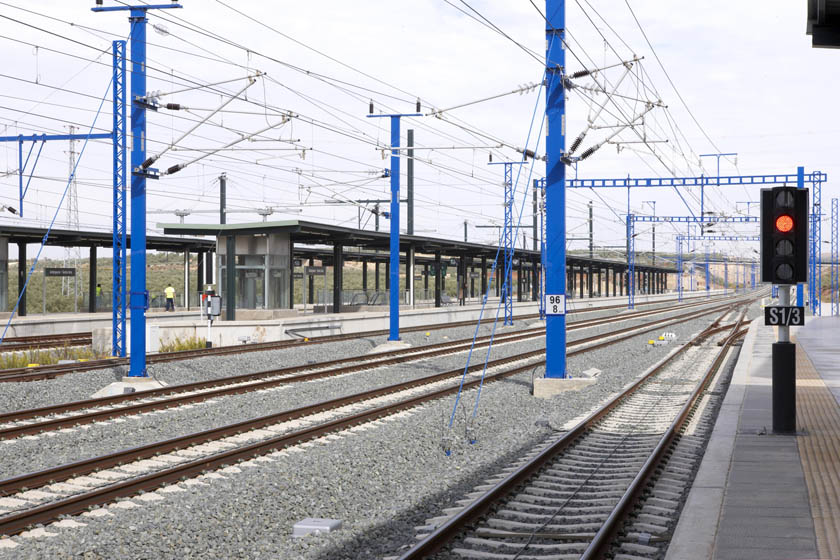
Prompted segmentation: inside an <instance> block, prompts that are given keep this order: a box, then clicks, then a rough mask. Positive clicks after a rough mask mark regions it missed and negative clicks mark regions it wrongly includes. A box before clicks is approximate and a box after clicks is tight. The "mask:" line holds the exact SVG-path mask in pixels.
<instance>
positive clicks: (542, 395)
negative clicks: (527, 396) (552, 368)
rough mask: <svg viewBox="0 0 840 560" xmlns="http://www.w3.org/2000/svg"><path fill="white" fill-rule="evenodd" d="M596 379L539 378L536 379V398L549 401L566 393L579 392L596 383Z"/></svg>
mask: <svg viewBox="0 0 840 560" xmlns="http://www.w3.org/2000/svg"><path fill="white" fill-rule="evenodd" d="M596 381H597V380H596V379H590V378H583V377H576V378H572V379H558V378H552V377H538V378H536V379H534V396H535V397H537V398H538V399H548V398H551V397H553V396H554V395H558V394H560V393H565V392H566V391H579V390H581V389H583V388H584V387H588V386H590V385H592V384H593V383H595V382H596Z"/></svg>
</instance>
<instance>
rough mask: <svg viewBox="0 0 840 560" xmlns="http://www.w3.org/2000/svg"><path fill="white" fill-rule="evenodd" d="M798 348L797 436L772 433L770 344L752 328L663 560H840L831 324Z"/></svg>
mask: <svg viewBox="0 0 840 560" xmlns="http://www.w3.org/2000/svg"><path fill="white" fill-rule="evenodd" d="M791 336H792V337H793V340H794V342H796V343H797V352H796V367H797V375H796V377H797V379H796V406H797V433H796V434H795V435H774V434H773V433H772V402H771V400H772V384H771V379H772V370H771V352H772V347H771V344H772V343H773V342H774V341H775V340H776V330H775V328H773V327H766V326H764V319H763V317H760V318H758V319H756V320H755V321H753V323H752V325H751V326H750V330H749V332H748V334H747V336H746V338H745V340H744V344H743V346H742V350H741V354H740V357H739V360H738V363H737V365H736V367H735V371H734V372H733V378H732V381H731V384H730V387H729V390H728V392H727V395H726V397H725V400H724V403H723V406H722V408H721V412H720V415H719V416H718V419H717V422H716V425H715V428H714V431H713V433H712V437H711V440H710V442H709V445H708V448H707V450H706V454H705V456H704V458H703V460H702V462H701V465H700V469H699V471H698V473H697V477H696V479H695V481H694V485H693V487H692V489H691V491H690V493H689V495H688V498H687V500H686V504H685V507H684V509H683V513H682V516H681V517H680V520H679V523H678V524H677V527H676V529H675V531H674V535H673V537H672V539H671V544H670V546H669V548H668V552H667V555H666V558H667V559H668V560H686V559H692V560H695V559H715V560H747V559H762V560H765V559H794V558H796V559H816V558H820V559H826V558H834V559H838V558H840V317H808V318H807V319H806V323H805V326H804V327H792V328H791Z"/></svg>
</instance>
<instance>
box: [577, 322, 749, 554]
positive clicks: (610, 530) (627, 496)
mask: <svg viewBox="0 0 840 560" xmlns="http://www.w3.org/2000/svg"><path fill="white" fill-rule="evenodd" d="M745 314H746V310H745V311H744V313H743V314H742V315H741V317H740V319H739V320H738V322H737V323H736V324H735V325H734V326H733V327H732V333H731V334H730V335H729V336H727V337H726V339H725V340H724V344H723V345H722V346H721V348H720V350H718V352H717V355H716V356H715V359H714V361H713V362H712V364H711V365H710V366H709V368H708V369H707V370H706V373H705V374H704V375H703V378H702V379H701V380H700V382H699V383H698V384H697V386H696V387H695V388H694V391H692V393H691V396H690V397H689V399H688V401H686V403H685V405H683V407H682V409H681V410H680V412H679V414H677V417H676V418H674V421H673V422H671V425H670V426H669V427H668V429H667V430H666V431H665V433H664V434H663V435H662V438H661V439H660V440H659V443H657V445H656V447H655V448H654V449H653V451H652V452H651V454H650V456H648V458H647V460H646V461H645V463H644V464H643V465H642V468H641V469H640V470H639V473H638V474H637V475H636V477H635V478H634V479H633V481H632V482H631V483H630V486H628V488H627V490H625V492H624V494H623V495H622V496H621V499H619V501H618V504H616V506H615V508H613V510H612V512H610V514H609V516H608V517H607V520H606V521H605V522H604V524H603V525H601V528H600V529H599V530H598V532H597V533H595V536H594V538H593V539H592V541H591V542H590V543H589V546H587V548H586V550H585V551H584V553H583V555H581V557H580V558H581V560H594V559H596V558H603V557H605V555H606V553H607V551H608V549H609V547H610V545H611V543H612V542H613V539H614V538H615V535H616V534H617V533H618V531H619V529H620V528H621V527H622V525H623V524H624V522H625V520H626V519H627V516H628V515H629V513H630V510H631V508H632V507H633V506H634V505H635V504H636V503H637V502H638V499H639V496H640V495H641V493H642V491H643V490H644V488H645V487H646V485H647V483H648V481H649V480H650V479H651V478H652V477H653V476H654V474H655V471H656V468H657V467H658V466H659V465H660V464H661V463H662V461H663V459H664V458H665V453H666V452H667V451H668V449H669V448H670V446H671V444H672V442H673V441H674V438H676V436H677V434H678V433H679V431H680V430H681V429H682V427H683V424H685V421H686V419H687V418H688V416H689V413H690V412H691V411H692V410H693V409H694V407H695V406H696V405H697V401H698V400H699V399H700V397H701V396H702V395H703V392H704V391H705V389H706V387H707V386H708V384H709V383H710V382H711V381H712V378H713V377H714V376H715V374H716V373H717V372H718V370H719V369H720V367H721V365H723V361H724V359H725V358H726V355H727V354H728V353H729V347H730V346H731V344H732V343H733V342H734V341H735V340H736V339H737V338H738V337H740V336H743V334H742V331H740V330H739V329H740V326H741V323H742V322H743V319H744V315H745Z"/></svg>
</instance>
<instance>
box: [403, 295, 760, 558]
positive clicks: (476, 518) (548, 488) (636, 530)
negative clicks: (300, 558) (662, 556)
mask: <svg viewBox="0 0 840 560" xmlns="http://www.w3.org/2000/svg"><path fill="white" fill-rule="evenodd" d="M745 313H746V309H745V310H744V312H743V313H742V314H741V318H740V319H739V320H738V321H737V322H736V323H735V324H734V325H731V326H730V327H729V329H728V331H729V334H727V335H726V336H725V338H724V339H723V341H722V344H721V345H720V348H719V350H717V352H715V353H714V355H712V356H710V355H709V353H708V351H707V349H708V346H707V347H705V348H701V345H702V344H703V343H704V341H706V339H708V338H710V337H712V336H713V335H714V334H715V333H719V332H720V331H721V328H720V326H719V325H715V324H713V325H712V326H711V327H709V328H707V329H706V330H704V331H703V332H701V333H700V334H699V335H698V336H697V337H696V338H695V340H693V341H692V342H691V343H690V344H686V345H683V346H682V347H680V348H679V349H677V350H676V351H674V352H673V353H671V354H670V355H669V356H667V357H666V358H665V359H663V360H661V361H660V362H659V363H658V364H657V365H656V366H654V367H653V368H652V369H651V370H650V371H649V372H648V373H647V374H646V375H645V376H643V377H642V378H641V379H639V380H638V381H637V382H636V383H634V384H633V385H632V386H630V387H628V388H627V389H626V390H625V391H624V392H622V394H620V395H618V396H617V397H615V398H614V399H612V400H611V401H610V402H609V403H607V404H606V405H605V406H603V407H601V408H600V409H599V410H597V411H595V412H593V413H592V414H590V415H589V416H588V417H587V418H586V419H585V420H583V421H581V422H580V423H579V424H578V425H577V426H575V427H574V428H572V429H571V430H569V431H567V432H565V433H563V434H562V435H560V436H559V437H556V438H555V439H553V440H551V441H548V442H547V443H545V444H544V445H542V446H541V447H540V448H538V449H535V450H533V451H532V453H531V454H530V455H528V456H527V457H525V458H523V459H522V460H520V462H519V463H517V464H515V465H512V466H511V467H510V468H508V469H506V470H505V471H504V472H502V473H500V474H499V475H498V476H497V477H496V478H494V479H492V480H490V481H488V484H487V485H485V486H483V487H480V488H479V491H478V492H476V493H475V494H477V495H473V496H471V497H469V498H468V499H466V500H463V501H462V502H459V503H460V504H462V505H463V507H462V508H460V509H458V510H457V511H456V512H451V513H449V514H447V515H444V516H442V517H438V518H434V519H431V520H429V521H428V522H427V525H426V526H425V527H422V528H421V534H420V535H418V536H417V539H418V540H419V542H418V543H417V544H416V545H413V546H411V548H410V549H409V550H408V551H406V552H404V553H403V554H402V555H401V556H399V559H400V560H414V559H419V558H428V557H430V556H431V555H432V554H435V553H440V555H439V556H436V558H449V557H453V558H493V559H497V560H513V559H522V560H524V559H528V560H537V559H543V558H545V559H548V558H551V559H555V560H556V559H572V558H574V559H594V558H603V557H614V558H622V559H628V560H629V559H637V558H650V557H656V556H657V554H658V553H659V552H661V550H660V548H659V545H661V543H663V542H665V543H667V539H668V532H669V527H671V526H672V524H673V523H675V522H676V516H677V515H678V511H679V508H680V503H681V498H682V493H683V492H685V491H687V490H688V486H689V485H690V479H691V476H692V472H693V469H694V468H695V465H696V463H697V462H698V461H699V459H700V457H701V455H702V449H703V446H704V442H705V437H706V436H707V435H708V433H710V431H711V428H712V426H713V420H709V419H708V418H706V419H703V418H698V419H694V418H692V414H694V412H695V410H696V408H697V406H698V403H699V402H700V401H701V397H703V396H704V394H705V390H706V387H707V386H708V385H709V384H710V382H711V381H712V379H713V378H714V377H715V376H716V375H717V374H718V372H719V370H720V367H721V366H722V364H723V363H724V360H725V358H726V357H727V356H728V354H729V350H730V347H731V346H732V345H733V344H734V342H735V341H736V340H738V339H739V338H740V337H742V336H743V335H744V334H745V332H746V329H744V328H742V326H741V323H742V321H743V318H744V316H745ZM719 321H720V318H719V319H718V322H719ZM718 398H722V397H718ZM704 403H705V404H708V401H704ZM705 408H706V409H708V408H709V407H708V406H706V407H705ZM698 416H701V415H700V414H698ZM690 423H691V424H693V426H692V428H693V429H692V430H691V431H688V430H687V429H686V428H687V426H688V425H689V424H690ZM631 514H632V517H631Z"/></svg>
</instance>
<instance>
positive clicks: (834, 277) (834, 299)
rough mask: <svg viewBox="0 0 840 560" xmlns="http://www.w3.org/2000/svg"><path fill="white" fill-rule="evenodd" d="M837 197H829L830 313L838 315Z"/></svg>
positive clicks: (839, 293) (839, 252)
mask: <svg viewBox="0 0 840 560" xmlns="http://www.w3.org/2000/svg"><path fill="white" fill-rule="evenodd" d="M837 222H838V213H837V199H836V198H832V199H831V265H830V266H831V314H832V315H840V263H838V262H837V261H838V258H840V250H838V249H840V247H838V244H840V239H838V237H837V227H838V224H837Z"/></svg>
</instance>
